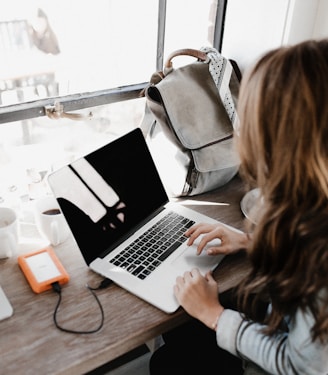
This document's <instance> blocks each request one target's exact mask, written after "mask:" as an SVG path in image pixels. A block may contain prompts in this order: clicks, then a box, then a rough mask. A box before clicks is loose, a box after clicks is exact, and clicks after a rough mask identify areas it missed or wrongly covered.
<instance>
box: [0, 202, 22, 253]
mask: <svg viewBox="0 0 328 375" xmlns="http://www.w3.org/2000/svg"><path fill="white" fill-rule="evenodd" d="M17 248H18V219H17V215H16V212H15V211H14V210H13V209H12V208H9V207H0V258H10V257H12V256H14V255H16V254H17Z"/></svg>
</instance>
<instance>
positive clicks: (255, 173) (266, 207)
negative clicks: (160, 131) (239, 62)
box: [237, 40, 328, 340]
mask: <svg viewBox="0 0 328 375" xmlns="http://www.w3.org/2000/svg"><path fill="white" fill-rule="evenodd" d="M238 113H239V117H240V134H239V137H237V138H238V140H237V145H238V149H239V154H240V160H241V174H242V175H243V176H244V178H245V179H246V181H247V182H248V183H249V184H250V185H251V186H256V187H259V188H260V191H261V194H262V197H263V206H262V210H261V214H260V217H259V218H258V223H257V224H256V225H255V226H254V228H253V241H252V245H251V247H250V248H249V249H248V255H249V258H250V261H251V264H252V271H251V272H250V274H249V275H248V277H247V279H246V280H245V283H244V284H243V286H242V288H241V289H240V290H241V291H242V296H243V297H242V301H243V303H244V305H246V304H247V303H249V302H250V301H252V307H253V310H254V311H255V310H256V308H257V307H258V304H259V301H260V300H261V299H263V298H269V299H270V301H271V302H272V313H271V314H270V315H269V316H268V317H267V318H266V321H265V323H266V324H267V329H266V331H267V333H269V334H272V333H274V332H275V331H276V330H277V329H278V327H279V326H280V324H281V323H282V321H283V317H284V316H285V315H290V316H294V315H295V312H296V310H297V309H298V308H301V309H302V310H304V311H305V310H306V309H309V310H310V311H311V312H312V314H313V316H314V319H315V324H314V326H313V327H312V338H313V340H315V339H320V340H326V339H328V297H327V295H328V293H327V289H328V40H322V41H306V42H303V43H300V44H297V45H295V46H291V47H282V48H279V49H277V50H274V51H271V52H269V53H267V54H266V55H264V56H263V57H262V58H261V59H260V60H259V61H258V62H257V63H256V65H255V66H254V67H253V68H252V70H251V71H249V72H248V73H246V74H245V76H244V77H243V80H242V84H241V90H240V95H239V104H238ZM322 291H323V293H321V292H322ZM255 292H256V293H255ZM319 292H320V303H319ZM254 295H255V299H253V297H254ZM251 297H252V298H251Z"/></svg>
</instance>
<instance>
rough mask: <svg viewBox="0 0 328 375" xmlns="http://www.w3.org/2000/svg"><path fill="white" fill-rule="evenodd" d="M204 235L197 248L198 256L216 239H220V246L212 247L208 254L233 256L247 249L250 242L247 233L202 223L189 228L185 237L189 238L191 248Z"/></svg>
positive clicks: (219, 225)
mask: <svg viewBox="0 0 328 375" xmlns="http://www.w3.org/2000/svg"><path fill="white" fill-rule="evenodd" d="M202 234H204V236H203V238H202V239H201V241H200V243H199V245H198V246H197V254H200V253H201V252H202V251H203V249H204V247H205V246H206V245H207V244H208V243H209V242H210V241H212V240H214V239H220V240H221V243H220V245H215V246H212V247H211V246H210V247H209V248H208V249H207V254H209V255H217V254H232V253H236V252H237V251H239V250H241V249H245V248H247V245H248V243H249V241H250V239H249V236H248V235H247V234H246V233H243V232H238V231H236V230H233V229H230V228H228V227H226V226H225V225H222V224H206V223H200V224H196V225H193V226H192V227H191V228H189V229H188V230H187V231H186V233H185V235H186V236H187V237H189V240H188V243H187V244H188V245H189V246H191V245H192V244H193V243H194V241H195V240H196V238H198V237H199V236H200V235H202Z"/></svg>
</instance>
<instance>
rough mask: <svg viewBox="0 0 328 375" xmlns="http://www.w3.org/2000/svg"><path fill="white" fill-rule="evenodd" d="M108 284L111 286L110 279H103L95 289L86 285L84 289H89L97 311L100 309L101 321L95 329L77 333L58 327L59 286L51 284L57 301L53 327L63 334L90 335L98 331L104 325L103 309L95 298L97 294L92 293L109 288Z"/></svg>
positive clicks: (56, 283) (57, 283)
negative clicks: (96, 305) (96, 304)
mask: <svg viewBox="0 0 328 375" xmlns="http://www.w3.org/2000/svg"><path fill="white" fill-rule="evenodd" d="M110 284H112V280H110V279H104V280H103V281H102V282H101V283H100V284H99V286H98V287H96V288H93V287H90V286H89V285H88V284H87V285H86V288H87V289H89V291H90V293H91V294H92V295H93V296H94V297H95V300H96V302H97V303H98V306H99V309H100V313H101V320H100V323H99V326H98V327H97V328H95V329H92V330H90V331H77V330H73V329H69V328H64V327H62V326H61V325H59V323H58V321H57V312H58V308H59V306H60V303H61V300H62V295H61V286H60V284H59V282H58V281H57V282H55V283H52V284H51V285H52V289H53V290H54V291H55V292H56V293H57V294H58V301H57V304H56V307H55V311H54V314H53V319H54V323H55V326H56V327H57V328H58V329H59V330H61V331H63V332H67V333H77V334H90V333H96V332H98V331H100V329H101V328H102V327H103V325H104V320H105V315H104V309H103V307H102V305H101V303H100V301H99V298H98V296H97V294H96V293H95V292H94V291H95V290H99V289H104V288H106V287H107V286H109V285H110Z"/></svg>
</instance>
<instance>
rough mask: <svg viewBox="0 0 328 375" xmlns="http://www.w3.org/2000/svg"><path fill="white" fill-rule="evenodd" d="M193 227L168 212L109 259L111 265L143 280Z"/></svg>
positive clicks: (188, 222)
mask: <svg viewBox="0 0 328 375" xmlns="http://www.w3.org/2000/svg"><path fill="white" fill-rule="evenodd" d="M194 223H195V222H194V221H192V220H190V219H187V218H185V217H183V216H181V215H179V214H177V213H175V212H169V213H168V214H167V215H165V216H164V217H163V218H162V219H161V220H160V221H159V222H157V223H156V224H154V225H153V226H152V227H151V228H149V229H148V230H147V231H146V232H145V233H143V234H142V235H141V236H140V237H138V238H137V239H136V240H135V241H134V242H132V243H131V244H130V245H129V246H128V247H126V248H125V249H124V250H123V251H121V252H120V253H118V254H117V255H116V256H115V257H114V258H112V259H111V260H110V263H113V264H114V265H116V266H118V267H121V268H124V269H126V270H127V271H128V272H130V273H131V274H132V275H134V276H137V277H138V278H139V279H145V278H146V277H147V276H149V275H150V274H151V272H153V271H154V270H155V269H156V268H157V267H158V266H159V265H160V264H161V263H162V262H163V261H164V260H165V259H166V258H167V257H168V256H169V255H171V254H172V253H173V252H174V251H175V250H176V249H177V248H178V247H179V246H180V245H181V244H182V243H183V242H184V241H185V240H186V237H185V236H184V233H185V232H186V230H187V229H188V228H190V227H191V226H192V225H193V224H194Z"/></svg>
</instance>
